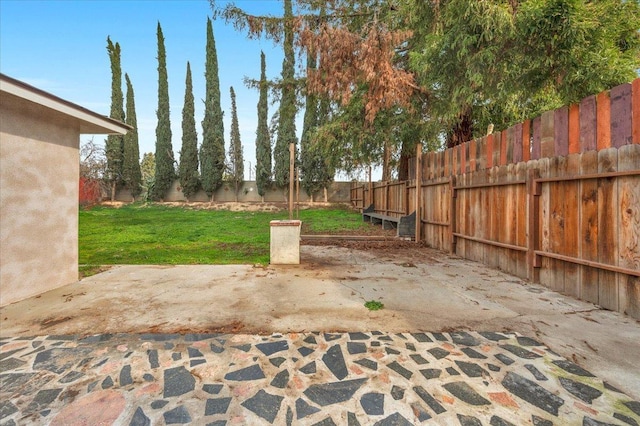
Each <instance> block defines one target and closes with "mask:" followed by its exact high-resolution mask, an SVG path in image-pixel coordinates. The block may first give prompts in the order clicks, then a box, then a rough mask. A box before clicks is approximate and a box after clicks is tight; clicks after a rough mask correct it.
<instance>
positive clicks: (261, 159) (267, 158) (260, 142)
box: [256, 52, 271, 197]
mask: <svg viewBox="0 0 640 426" xmlns="http://www.w3.org/2000/svg"><path fill="white" fill-rule="evenodd" d="M266 68H267V66H266V60H265V57H264V52H260V99H259V100H258V130H257V131H256V186H257V187H258V194H260V196H261V197H264V194H265V192H266V190H267V187H268V186H269V185H270V184H271V138H270V137H269V124H268V123H267V120H268V115H269V111H268V108H269V105H268V99H267V97H268V93H267V89H268V88H267V72H266Z"/></svg>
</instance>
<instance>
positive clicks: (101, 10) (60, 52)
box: [0, 0, 302, 178]
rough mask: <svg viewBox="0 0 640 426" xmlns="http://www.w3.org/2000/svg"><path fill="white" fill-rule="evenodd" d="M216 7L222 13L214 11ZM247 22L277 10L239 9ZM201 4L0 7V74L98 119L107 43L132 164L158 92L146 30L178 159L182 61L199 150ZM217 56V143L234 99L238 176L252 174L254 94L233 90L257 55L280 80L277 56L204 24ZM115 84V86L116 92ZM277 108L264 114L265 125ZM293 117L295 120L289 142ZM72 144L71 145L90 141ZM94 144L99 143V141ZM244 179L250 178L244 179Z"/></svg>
mask: <svg viewBox="0 0 640 426" xmlns="http://www.w3.org/2000/svg"><path fill="white" fill-rule="evenodd" d="M219 3H222V2H220V1H219ZM236 4H237V5H238V6H240V7H242V8H243V9H245V10H246V11H248V12H249V13H254V14H267V13H270V14H273V15H281V14H282V3H281V2H280V1H279V0H240V1H237V2H236ZM207 16H211V8H210V5H209V2H208V1H206V0H181V1H129V0H112V1H99V0H84V1H82V0H66V1H53V0H49V1H35V0H0V72H2V73H3V74H6V75H8V76H10V77H13V78H16V79H18V80H22V81H24V82H25V83H28V84H31V85H34V86H36V87H38V88H40V89H42V90H45V91H48V92H50V93H52V94H54V95H57V96H59V97H61V98H63V99H66V100H69V101H71V102H75V103H77V104H79V105H81V106H84V107H86V108H89V109H91V110H93V111H96V112H98V113H100V114H104V115H108V114H109V111H110V102H111V69H110V65H109V57H108V55H107V50H106V45H107V42H106V39H107V36H110V37H111V40H112V41H113V42H114V43H115V42H119V43H120V46H121V49H122V71H123V75H124V73H128V74H129V77H130V79H131V81H132V84H133V88H134V92H135V101H136V113H137V116H138V127H139V139H140V154H141V155H142V153H144V152H153V151H154V150H155V127H156V108H157V91H158V83H157V81H158V72H157V66H158V62H157V59H156V58H157V39H156V26H157V22H158V21H159V22H160V24H161V25H162V31H163V33H164V37H165V47H166V51H167V71H168V74H169V100H170V105H171V127H172V133H173V140H172V142H173V150H174V151H175V152H176V159H177V158H178V155H177V153H178V152H179V150H180V145H181V140H182V139H181V138H182V130H181V120H182V118H181V117H182V107H183V102H184V90H185V76H186V66H187V61H189V62H190V63H191V71H192V74H193V88H194V96H195V99H196V127H197V130H198V133H199V138H198V144H200V143H201V141H202V140H201V137H200V133H201V124H200V123H201V121H202V117H203V114H204V111H203V103H202V101H201V100H202V99H203V98H204V88H205V81H204V63H205V45H206V22H207ZM213 25H214V34H215V39H216V47H217V52H218V63H219V68H220V69H219V75H220V90H221V94H222V109H223V110H224V111H225V116H224V118H225V143H226V147H225V148H226V149H228V144H229V131H230V129H231V100H230V95H229V88H230V86H233V87H234V89H235V91H236V95H237V105H238V120H239V123H240V134H241V139H242V144H243V147H244V158H245V173H246V174H247V176H246V177H247V178H248V177H249V176H248V172H247V171H246V170H248V166H249V165H248V163H249V162H251V165H252V167H255V144H254V142H255V131H256V127H257V113H256V111H257V103H258V93H257V91H255V90H253V89H248V88H246V87H245V86H244V84H243V78H244V76H249V77H251V78H259V77H260V51H261V50H263V51H264V52H265V55H266V58H267V77H268V78H275V77H277V76H279V75H280V72H281V68H282V57H283V55H282V48H281V47H280V46H276V45H274V44H273V43H272V42H271V41H270V40H249V39H247V38H246V35H245V34H243V33H239V32H236V31H235V30H234V28H233V27H232V26H231V25H230V24H226V23H225V22H224V21H223V20H217V21H214V22H213ZM124 89H125V87H124V78H123V90H124ZM276 108H277V104H276V105H272V104H270V106H269V115H270V116H271V115H272V114H273V113H274V112H275V111H276ZM301 116H302V111H301V112H299V118H298V123H299V124H298V134H299V133H300V130H301V129H300V126H301ZM90 138H91V137H90V136H82V137H81V141H85V140H87V139H90ZM95 141H96V142H99V143H101V144H103V143H104V136H96V137H95ZM251 177H252V178H253V177H254V176H251Z"/></svg>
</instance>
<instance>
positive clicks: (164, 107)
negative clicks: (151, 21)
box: [152, 22, 175, 201]
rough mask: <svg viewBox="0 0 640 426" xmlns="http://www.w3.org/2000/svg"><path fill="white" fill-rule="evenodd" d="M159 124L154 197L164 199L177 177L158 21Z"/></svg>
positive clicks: (164, 54) (165, 55)
mask: <svg viewBox="0 0 640 426" xmlns="http://www.w3.org/2000/svg"><path fill="white" fill-rule="evenodd" d="M157 115H158V124H157V127H156V154H155V157H156V175H155V182H154V185H153V194H152V198H153V199H154V200H156V201H157V200H162V199H164V196H165V195H166V193H167V191H168V190H169V188H170V187H171V184H172V183H173V180H174V179H175V168H174V165H173V162H174V159H173V147H172V145H171V122H170V120H169V79H168V76H167V54H166V51H165V47H164V36H163V35H162V28H161V27H160V22H158V112H157Z"/></svg>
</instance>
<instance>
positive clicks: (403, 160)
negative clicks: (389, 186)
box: [398, 142, 412, 181]
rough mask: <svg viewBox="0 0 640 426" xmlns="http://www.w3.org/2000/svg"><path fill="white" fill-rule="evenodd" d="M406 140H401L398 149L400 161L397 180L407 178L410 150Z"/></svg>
mask: <svg viewBox="0 0 640 426" xmlns="http://www.w3.org/2000/svg"><path fill="white" fill-rule="evenodd" d="M408 146H409V144H408V143H407V142H402V148H401V150H400V162H399V164H398V180H399V181H403V180H409V158H410V157H411V154H412V152H411V150H410V149H409V148H408Z"/></svg>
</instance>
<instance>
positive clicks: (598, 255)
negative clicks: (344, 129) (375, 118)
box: [351, 79, 640, 319]
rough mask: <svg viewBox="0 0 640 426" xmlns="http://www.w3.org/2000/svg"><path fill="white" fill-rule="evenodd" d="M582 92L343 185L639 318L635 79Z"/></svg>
mask: <svg viewBox="0 0 640 426" xmlns="http://www.w3.org/2000/svg"><path fill="white" fill-rule="evenodd" d="M587 100H588V101H586V102H585V101H584V100H583V101H582V102H581V103H580V104H579V105H577V106H575V105H574V106H570V107H566V108H561V109H559V110H557V111H552V112H549V113H545V114H543V115H542V117H541V118H539V119H534V120H532V122H531V123H533V125H532V126H529V124H528V123H529V122H525V123H522V124H519V125H516V126H513V127H512V128H510V129H507V130H506V131H503V132H499V133H496V134H493V135H490V136H487V137H485V138H480V139H478V140H475V141H471V142H468V143H466V144H464V145H460V146H458V147H456V148H453V149H448V150H446V151H443V152H438V153H426V154H421V151H418V152H420V155H417V156H416V158H415V161H414V162H413V164H412V167H411V168H410V169H411V171H410V177H411V178H412V180H410V181H405V182H394V183H384V182H382V183H375V184H374V183H368V184H363V185H354V186H353V187H352V189H351V193H352V202H353V203H354V205H356V206H358V207H366V206H368V205H370V204H372V203H373V204H374V205H375V208H376V211H379V212H381V213H384V214H389V215H405V214H409V213H411V212H413V211H415V210H416V206H418V209H417V210H418V212H417V217H418V218H420V220H417V221H416V222H417V223H416V239H417V240H420V241H425V242H426V243H427V245H429V246H431V247H434V248H437V249H440V250H445V251H449V252H452V253H455V254H457V255H459V256H462V257H464V258H467V259H471V260H475V261H479V262H482V263H485V264H487V265H489V266H491V267H495V268H499V269H501V270H504V271H506V272H508V273H511V274H514V275H517V276H519V277H523V278H529V279H530V280H531V281H533V282H539V283H541V284H543V285H545V286H546V287H549V288H551V289H553V290H556V291H559V292H562V293H565V294H568V295H571V296H574V297H577V298H580V299H583V300H586V301H589V302H593V303H596V304H599V305H600V306H602V307H603V308H606V309H611V310H616V311H619V312H624V313H626V314H629V315H631V316H633V317H635V318H638V319H640V79H639V80H636V81H634V82H633V84H629V85H623V86H620V87H618V88H614V89H612V90H611V92H610V93H609V92H605V94H600V95H597V96H593V97H590V98H587ZM591 100H593V101H594V102H595V104H594V103H593V102H591ZM621 102H622V105H621V104H620V103H621ZM583 105H586V106H585V107H584V108H583ZM607 105H608V108H607ZM564 111H566V114H565V112H564ZM572 111H573V112H572ZM589 111H592V112H594V113H593V114H591V113H590V112H589ZM603 111H604V112H603ZM606 111H609V112H610V113H609V114H607V113H606ZM614 111H615V114H614ZM571 117H573V118H571ZM565 118H566V119H565ZM536 123H538V124H536ZM529 129H531V130H532V131H531V132H529ZM607 129H608V130H607ZM418 149H419V150H420V149H421V148H418ZM416 182H419V187H420V190H419V191H416V187H417V185H416Z"/></svg>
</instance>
